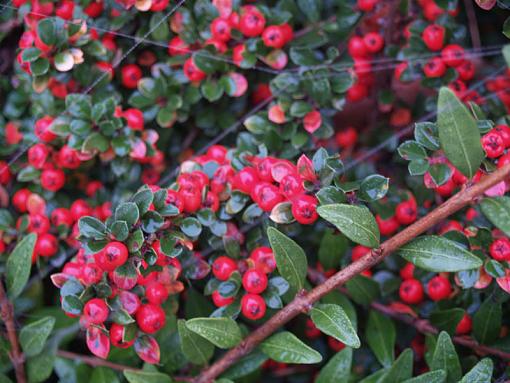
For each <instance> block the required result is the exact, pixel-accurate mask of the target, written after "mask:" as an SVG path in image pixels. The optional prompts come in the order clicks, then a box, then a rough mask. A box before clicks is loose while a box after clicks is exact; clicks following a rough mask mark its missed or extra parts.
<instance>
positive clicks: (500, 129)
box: [492, 124, 510, 148]
mask: <svg viewBox="0 0 510 383" xmlns="http://www.w3.org/2000/svg"><path fill="white" fill-rule="evenodd" d="M492 130H493V131H495V132H497V133H498V134H499V135H500V136H501V138H502V139H503V144H504V145H505V148H508V147H509V146H510V126H508V125H501V124H500V125H496V126H495V127H494V129H492Z"/></svg>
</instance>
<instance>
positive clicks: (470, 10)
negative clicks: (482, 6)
mask: <svg viewBox="0 0 510 383" xmlns="http://www.w3.org/2000/svg"><path fill="white" fill-rule="evenodd" d="M464 6H465V8H466V15H467V18H468V23H469V33H470V35H471V43H472V44H473V48H480V47H481V45H482V43H481V41H480V30H479V29H478V21H477V20H476V13H475V7H474V5H473V0H464Z"/></svg>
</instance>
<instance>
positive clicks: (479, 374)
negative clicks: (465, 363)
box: [460, 358, 494, 383]
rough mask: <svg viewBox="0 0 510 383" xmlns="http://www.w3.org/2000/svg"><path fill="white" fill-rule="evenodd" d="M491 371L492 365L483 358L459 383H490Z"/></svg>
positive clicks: (487, 359)
mask: <svg viewBox="0 0 510 383" xmlns="http://www.w3.org/2000/svg"><path fill="white" fill-rule="evenodd" d="M493 370H494V363H493V362H492V360H491V359H490V358H484V359H482V360H481V361H479V362H478V363H477V364H476V365H475V366H474V367H473V368H472V369H471V370H469V372H468V373H467V374H466V375H464V376H463V377H462V380H461V381H460V383H471V382H476V383H490V382H492V372H493Z"/></svg>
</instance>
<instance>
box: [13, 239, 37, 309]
mask: <svg viewBox="0 0 510 383" xmlns="http://www.w3.org/2000/svg"><path fill="white" fill-rule="evenodd" d="M36 240H37V234H35V233H31V234H28V235H27V236H25V237H23V239H22V240H21V241H20V242H19V243H18V244H17V245H16V247H15V248H14V250H13V251H12V253H11V254H10V255H9V258H8V259H7V264H6V266H5V268H6V270H5V273H6V285H7V293H8V294H9V298H11V299H14V298H16V297H17V296H18V295H19V294H21V292H22V291H23V288H24V287H25V284H26V283H27V281H28V277H29V276H30V269H31V267H32V254H33V252H34V247H35V241H36Z"/></svg>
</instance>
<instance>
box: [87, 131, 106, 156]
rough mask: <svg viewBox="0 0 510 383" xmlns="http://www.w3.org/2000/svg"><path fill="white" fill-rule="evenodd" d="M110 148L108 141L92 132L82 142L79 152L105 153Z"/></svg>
mask: <svg viewBox="0 0 510 383" xmlns="http://www.w3.org/2000/svg"><path fill="white" fill-rule="evenodd" d="M109 147H110V142H109V141H108V139H107V138H106V137H105V136H103V135H102V134H101V133H98V132H94V133H92V134H90V135H89V136H87V138H86V139H85V141H83V145H82V146H81V150H82V151H84V152H89V153H90V152H95V151H96V150H97V151H100V152H106V151H107V150H108V148H109Z"/></svg>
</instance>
